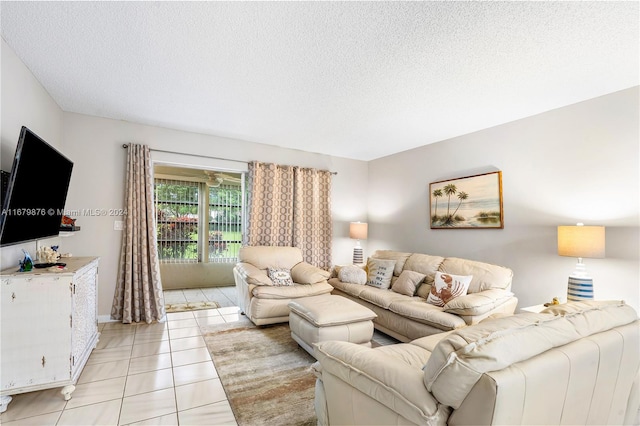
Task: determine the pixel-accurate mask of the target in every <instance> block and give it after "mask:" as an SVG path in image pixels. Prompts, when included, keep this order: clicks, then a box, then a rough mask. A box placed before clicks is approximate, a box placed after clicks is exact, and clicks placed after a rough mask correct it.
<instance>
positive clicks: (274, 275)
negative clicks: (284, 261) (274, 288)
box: [267, 268, 293, 285]
mask: <svg viewBox="0 0 640 426" xmlns="http://www.w3.org/2000/svg"><path fill="white" fill-rule="evenodd" d="M267 275H268V276H269V278H271V281H273V285H293V280H292V279H291V271H289V270H288V269H284V268H283V269H276V268H267Z"/></svg>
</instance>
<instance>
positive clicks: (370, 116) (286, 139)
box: [0, 1, 639, 160]
mask: <svg viewBox="0 0 640 426" xmlns="http://www.w3.org/2000/svg"><path fill="white" fill-rule="evenodd" d="M0 7H1V10H0V13H1V19H2V37H3V38H4V39H5V41H6V42H7V43H8V44H9V45H10V46H11V47H12V48H13V49H14V50H15V52H16V54H17V55H18V56H19V57H20V58H21V59H22V60H23V62H24V63H25V64H26V65H27V66H28V67H29V69H30V70H31V71H32V72H33V74H34V75H35V76H36V78H37V79H38V80H39V81H40V82H41V83H42V84H43V86H44V87H45V88H46V89H47V90H48V92H49V93H50V94H51V96H52V97H53V98H54V99H55V100H56V102H57V103H58V104H59V105H60V107H61V108H62V109H63V110H65V111H71V112H77V113H82V114H89V115H96V116H101V117H109V118H114V119H121V120H127V121H132V122H137V123H144V124H151V125H157V126H163V127H168V128H175V129H181V130H187V131H194V132H199V133H205V134H212V135H218V136H224V137H231V138H237V139H242V140H248V141H252V142H259V143H265V144H270V145H277V146H283V147H289V148H298V149H302V150H306V151H311V152H318V153H325V154H330V155H335V156H340V157H347V158H355V159H362V160H370V159H375V158H379V157H382V156H385V155H389V154H393V153H395V152H399V151H404V150H407V149H411V148H414V147H417V146H422V145H425V144H429V143H433V142H437V141H440V140H443V139H447V138H451V137H454V136H458V135H462V134H466V133H470V132H473V131H476V130H480V129H484V128H487V127H491V126H495V125H498V124H501V123H505V122H509V121H513V120H516V119H519V118H523V117H527V116H530V115H533V114H537V113H540V112H544V111H548V110H550V109H554V108H558V107H561V106H565V105H569V104H572V103H576V102H579V101H582V100H586V99H590V98H593V97H596V96H600V95H603V94H606V93H611V92H614V91H617V90H621V89H625V88H628V87H632V86H636V85H638V84H639V69H638V60H639V59H638V34H639V29H638V12H639V11H638V2H635V1H634V2H621V3H613V2H188V3H187V2H4V1H3V2H2V3H1V6H0ZM3 107H7V106H6V105H3ZM505 143H508V141H505Z"/></svg>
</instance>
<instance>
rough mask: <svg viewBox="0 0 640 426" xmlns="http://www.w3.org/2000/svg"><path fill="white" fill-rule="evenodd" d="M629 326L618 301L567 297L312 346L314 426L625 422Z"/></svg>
mask: <svg viewBox="0 0 640 426" xmlns="http://www.w3.org/2000/svg"><path fill="white" fill-rule="evenodd" d="M639 328H640V321H638V316H637V313H636V312H635V311H634V310H633V308H631V307H629V306H628V305H625V304H624V303H623V302H572V303H568V304H564V305H557V306H555V307H552V308H548V309H547V310H546V311H545V312H543V313H539V314H537V313H523V314H517V315H513V316H509V317H503V318H497V319H488V320H486V321H483V322H482V323H480V324H477V325H473V326H470V327H466V328H463V329H460V330H457V331H454V332H449V333H443V334H442V335H432V336H428V337H424V338H421V339H418V340H415V341H412V342H411V343H402V344H397V345H389V346H382V347H378V348H374V349H371V348H366V347H363V346H359V345H355V344H351V343H347V342H338V341H329V342H322V343H318V344H317V346H316V347H315V357H316V358H317V360H318V362H317V363H316V364H314V370H315V372H316V375H317V377H318V378H317V381H316V396H315V407H316V414H317V416H318V424H319V425H347V424H348V425H391V424H393V425H418V424H420V425H444V424H449V425H469V424H473V425H484V424H502V425H519V424H535V425H560V424H566V425H579V424H598V425H605V424H612V425H613V424H616V425H617V424H634V422H635V419H636V416H637V413H638V405H639V402H640V392H639V384H640V376H639V374H640V373H639V366H640V354H639V351H638V348H639V346H640V337H639V334H640V333H639Z"/></svg>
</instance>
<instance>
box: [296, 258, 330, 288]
mask: <svg viewBox="0 0 640 426" xmlns="http://www.w3.org/2000/svg"><path fill="white" fill-rule="evenodd" d="M329 276H330V273H329V271H325V270H324V269H320V268H318V267H317V266H313V265H311V264H309V263H307V262H300V263H297V264H296V265H295V266H294V267H293V268H291V278H293V281H294V282H295V283H297V284H314V283H319V282H322V281H326V280H328V279H329Z"/></svg>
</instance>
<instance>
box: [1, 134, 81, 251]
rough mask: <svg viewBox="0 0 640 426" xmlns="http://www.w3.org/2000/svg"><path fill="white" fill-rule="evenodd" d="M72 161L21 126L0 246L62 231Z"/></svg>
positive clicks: (5, 196) (2, 220)
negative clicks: (61, 225)
mask: <svg viewBox="0 0 640 426" xmlns="http://www.w3.org/2000/svg"><path fill="white" fill-rule="evenodd" d="M72 168H73V162H71V161H70V160H69V159H68V158H67V157H65V156H64V155H62V154H61V153H60V152H59V151H58V150H56V149H55V148H53V147H52V146H51V145H49V144H48V143H46V142H45V141H44V140H42V139H41V138H40V137H38V135H36V134H35V133H33V132H32V131H31V130H29V129H27V128H26V127H24V126H23V127H22V130H21V131H20V138H19V139H18V146H17V147H16V153H15V156H14V158H13V165H12V167H11V174H10V175H9V183H8V186H7V190H6V193H5V194H4V200H3V204H2V215H1V216H0V221H1V222H0V246H6V245H11V244H17V243H21V242H26V241H33V240H37V239H41V238H48V237H54V236H56V235H58V233H59V232H60V223H61V220H62V215H63V214H64V205H65V201H66V199H67V190H68V189H69V180H70V179H71V169H72Z"/></svg>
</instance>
